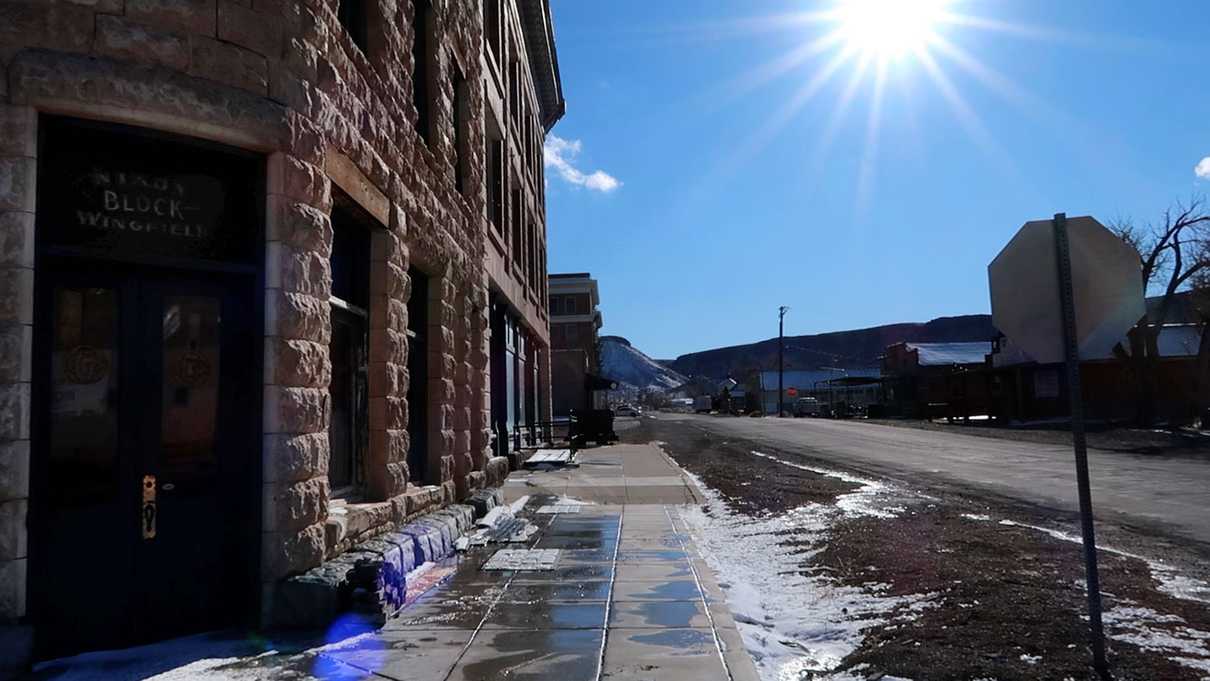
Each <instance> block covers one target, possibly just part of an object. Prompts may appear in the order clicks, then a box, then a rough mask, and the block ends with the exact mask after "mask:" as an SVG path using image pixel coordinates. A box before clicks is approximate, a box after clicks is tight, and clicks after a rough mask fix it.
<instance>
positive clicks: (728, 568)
mask: <svg viewBox="0 0 1210 681" xmlns="http://www.w3.org/2000/svg"><path fill="white" fill-rule="evenodd" d="M753 453H754V454H757V455H759V456H763V457H765V458H768V459H771V460H773V461H777V462H778V463H782V464H785V465H788V466H793V467H796V468H804V469H806V470H811V471H813V472H818V473H820V474H822V475H829V476H831V477H838V478H841V477H843V478H844V479H848V480H849V481H852V482H857V483H858V484H861V485H862V489H860V490H858V491H856V492H853V493H851V494H848V495H844V496H846V497H850V500H849V503H847V504H844V505H842V504H840V503H837V504H816V503H812V504H807V505H806V506H801V507H799V508H796V509H794V510H791V511H789V512H787V513H784V514H780V515H776V516H765V517H759V518H755V517H750V516H747V515H744V514H738V513H732V512H731V511H730V509H729V507H728V506H727V503H726V502H725V501H724V500H723V498H722V496H721V495H719V493H718V492H717V491H715V490H714V489H712V488H710V487H709V486H708V485H706V484H705V483H704V482H703V481H702V480H701V479H700V478H698V477H697V476H695V475H693V474H691V473H690V474H689V476H690V477H691V478H692V479H693V481H694V483H696V485H697V487H698V488H699V489H701V490H702V494H703V495H704V497H705V503H704V504H703V505H702V506H695V507H690V508H687V509H685V510H683V511H682V517H683V519H684V521H685V524H686V527H687V528H688V530H689V532H690V533H691V534H692V535H693V538H694V542H695V544H696V545H697V547H698V549H699V550H700V551H701V553H702V556H703V557H704V558H705V560H706V562H707V563H708V564H709V565H710V567H711V569H712V570H713V571H714V573H715V574H716V575H717V577H718V581H719V583H720V584H721V585H724V586H723V589H724V590H725V591H726V595H727V604H728V606H729V607H730V609H731V612H732V613H733V614H734V617H735V620H736V622H737V626H738V627H739V630H740V634H741V635H742V637H743V640H744V646H745V647H746V648H747V649H748V652H749V653H750V654H751V655H752V658H753V660H754V661H755V663H756V666H757V669H758V670H759V673H760V676H761V678H762V679H763V680H764V681H789V680H797V679H806V678H811V679H832V680H833V681H844V680H845V679H852V678H860V677H853V676H852V675H851V674H849V673H848V672H839V671H837V670H836V668H837V667H838V666H839V665H840V663H841V661H842V660H843V659H844V658H845V656H847V655H848V654H849V653H851V652H853V651H854V650H856V649H857V648H858V647H859V646H860V645H861V642H862V640H863V637H864V632H865V631H866V630H867V629H870V628H872V627H875V626H878V625H880V624H883V623H885V622H890V621H907V620H911V619H914V618H916V617H918V616H919V609H920V608H922V607H925V602H926V601H927V600H928V599H929V598H930V596H928V595H925V596H907V597H904V596H886V595H884V593H885V590H886V587H885V585H877V584H871V585H866V586H864V587H853V586H848V585H844V584H838V583H836V582H835V581H834V580H832V579H831V578H829V577H828V576H827V575H826V573H822V572H819V571H811V570H810V569H809V568H805V567H804V566H803V558H804V556H803V554H802V552H801V549H800V548H798V549H792V548H787V547H784V546H781V545H780V544H779V543H778V535H777V534H775V533H785V532H787V531H789V532H792V533H794V534H795V535H797V536H799V537H806V538H808V539H811V540H815V541H819V542H823V541H825V540H826V537H827V532H828V529H829V528H830V527H831V526H832V525H833V524H834V523H835V522H837V521H838V520H841V519H843V518H845V517H851V516H853V515H866V516H873V517H879V518H885V517H893V516H894V512H892V511H889V510H887V508H886V505H887V504H889V503H890V499H888V498H886V497H887V494H886V493H887V491H889V489H890V488H889V487H888V486H887V485H885V484H883V483H878V482H875V481H872V480H865V479H861V478H855V477H854V476H849V475H847V474H842V473H836V472H834V471H825V470H820V469H812V468H810V467H806V466H801V465H799V464H797V463H794V462H788V461H783V460H781V459H779V458H777V457H773V456H769V455H766V454H760V453H757V452H753ZM808 555H809V554H808ZM884 678H888V677H884Z"/></svg>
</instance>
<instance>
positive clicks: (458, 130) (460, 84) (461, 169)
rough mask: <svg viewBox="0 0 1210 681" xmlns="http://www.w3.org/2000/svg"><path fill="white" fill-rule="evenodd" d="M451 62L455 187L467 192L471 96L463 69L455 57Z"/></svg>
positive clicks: (451, 58)
mask: <svg viewBox="0 0 1210 681" xmlns="http://www.w3.org/2000/svg"><path fill="white" fill-rule="evenodd" d="M450 63H451V64H453V65H454V66H453V80H454V187H455V188H456V189H457V190H458V191H459V192H461V193H463V194H465V193H466V190H467V185H468V179H467V175H468V174H469V173H468V169H467V163H468V161H469V159H470V154H469V153H467V149H466V144H467V137H468V136H469V134H470V131H469V130H468V128H469V126H470V104H469V102H470V96H469V93H468V92H467V85H466V77H465V76H463V75H462V69H461V68H459V67H458V65H457V62H455V61H454V58H453V57H452V56H451V57H450Z"/></svg>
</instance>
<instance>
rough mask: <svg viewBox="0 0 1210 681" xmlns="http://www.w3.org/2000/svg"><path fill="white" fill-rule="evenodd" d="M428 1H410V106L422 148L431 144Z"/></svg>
mask: <svg viewBox="0 0 1210 681" xmlns="http://www.w3.org/2000/svg"><path fill="white" fill-rule="evenodd" d="M429 2H430V0H412V65H413V66H412V104H413V105H414V106H415V107H416V132H418V133H420V137H421V139H423V140H424V142H425V144H428V143H430V142H431V141H432V134H433V130H432V120H431V119H432V116H431V115H430V109H431V106H432V104H431V102H430V101H429V82H430V80H431V79H432V75H433V74H432V62H433V59H432V55H431V54H430V51H429V37H430V32H431V31H432V30H433V6H432V5H431V4H429Z"/></svg>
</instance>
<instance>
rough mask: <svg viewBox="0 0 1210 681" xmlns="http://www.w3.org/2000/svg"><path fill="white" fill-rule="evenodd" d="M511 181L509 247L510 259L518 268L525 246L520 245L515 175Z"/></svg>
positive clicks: (518, 208)
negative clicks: (510, 243) (510, 240)
mask: <svg viewBox="0 0 1210 681" xmlns="http://www.w3.org/2000/svg"><path fill="white" fill-rule="evenodd" d="M512 180H513V182H512V185H513V193H512V199H513V200H512V210H511V211H509V212H510V213H511V214H512V216H511V217H512V220H511V222H512V223H513V227H512V246H511V255H510V257H511V258H512V261H513V265H514V266H515V267H520V266H521V257H522V254H523V253H524V252H525V246H524V244H522V243H521V185H520V183H518V182H517V177H516V176H515V175H514V176H513V177H512Z"/></svg>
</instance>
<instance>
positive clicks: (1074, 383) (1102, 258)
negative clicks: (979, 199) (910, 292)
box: [987, 213, 1146, 679]
mask: <svg viewBox="0 0 1210 681" xmlns="http://www.w3.org/2000/svg"><path fill="white" fill-rule="evenodd" d="M1049 263H1054V266H1053V267H1050V266H1048V264H1049ZM987 274H988V283H989V288H990V290H991V304H992V323H993V324H995V326H996V328H997V329H999V330H1000V332H1001V333H1003V334H1004V335H1005V336H1006V337H1007V338H1008V339H1009V340H1010V341H1011V342H1012V345H1013V347H1014V348H1016V349H1017V350H1019V351H1021V352H1022V353H1023V354H1024V355H1026V356H1027V358H1028V359H1029V360H1033V361H1035V362H1037V363H1038V364H1042V365H1047V364H1049V365H1057V364H1060V363H1062V365H1063V368H1064V369H1065V371H1064V372H1063V373H1064V376H1065V378H1066V381H1065V383H1066V385H1067V395H1068V399H1069V400H1070V406H1071V440H1072V447H1073V449H1074V451H1075V459H1076V488H1077V493H1078V495H1079V505H1080V527H1081V531H1082V534H1083V544H1084V570H1085V574H1086V578H1087V584H1088V623H1089V630H1090V631H1089V633H1090V634H1091V639H1092V641H1091V642H1092V660H1093V667H1094V668H1095V669H1096V671H1097V674H1098V675H1099V676H1100V677H1101V678H1102V679H1109V678H1111V677H1110V676H1109V666H1108V664H1107V662H1106V659H1105V634H1104V627H1103V625H1102V622H1101V584H1100V577H1099V575H1098V573H1097V547H1096V538H1095V535H1094V532H1093V520H1092V496H1091V492H1090V491H1089V480H1088V447H1087V443H1086V442H1085V435H1084V398H1083V395H1082V394H1081V393H1082V391H1081V386H1080V358H1081V357H1102V356H1105V354H1106V353H1108V352H1110V349H1111V348H1112V347H1113V345H1114V344H1116V343H1117V342H1118V341H1120V339H1121V338H1122V337H1123V335H1124V334H1125V333H1126V332H1127V331H1128V330H1129V329H1130V327H1132V326H1134V324H1135V323H1137V322H1138V320H1139V319H1140V318H1141V317H1142V316H1143V315H1144V314H1146V307H1145V305H1144V301H1143V281H1142V276H1140V272H1139V253H1138V251H1137V250H1136V249H1135V248H1134V247H1133V246H1131V245H1130V244H1128V243H1126V242H1124V241H1122V239H1121V238H1119V237H1118V236H1117V235H1115V234H1114V233H1113V232H1111V231H1109V230H1108V229H1105V227H1104V226H1103V225H1101V224H1100V223H1099V222H1097V221H1096V220H1095V219H1093V218H1091V217H1087V216H1083V217H1073V218H1071V219H1068V218H1067V216H1066V215H1064V214H1063V213H1058V214H1056V215H1055V216H1054V218H1053V219H1051V220H1034V221H1031V222H1027V223H1025V224H1024V225H1022V226H1021V229H1020V230H1018V231H1017V233H1016V234H1015V235H1014V236H1013V238H1012V239H1011V240H1010V241H1009V242H1008V244H1007V245H1006V246H1005V247H1004V249H1003V250H1002V251H1000V254H999V255H997V256H996V258H995V259H994V260H992V262H991V264H989V265H988V267H987ZM1039 375H1042V374H1039Z"/></svg>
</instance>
